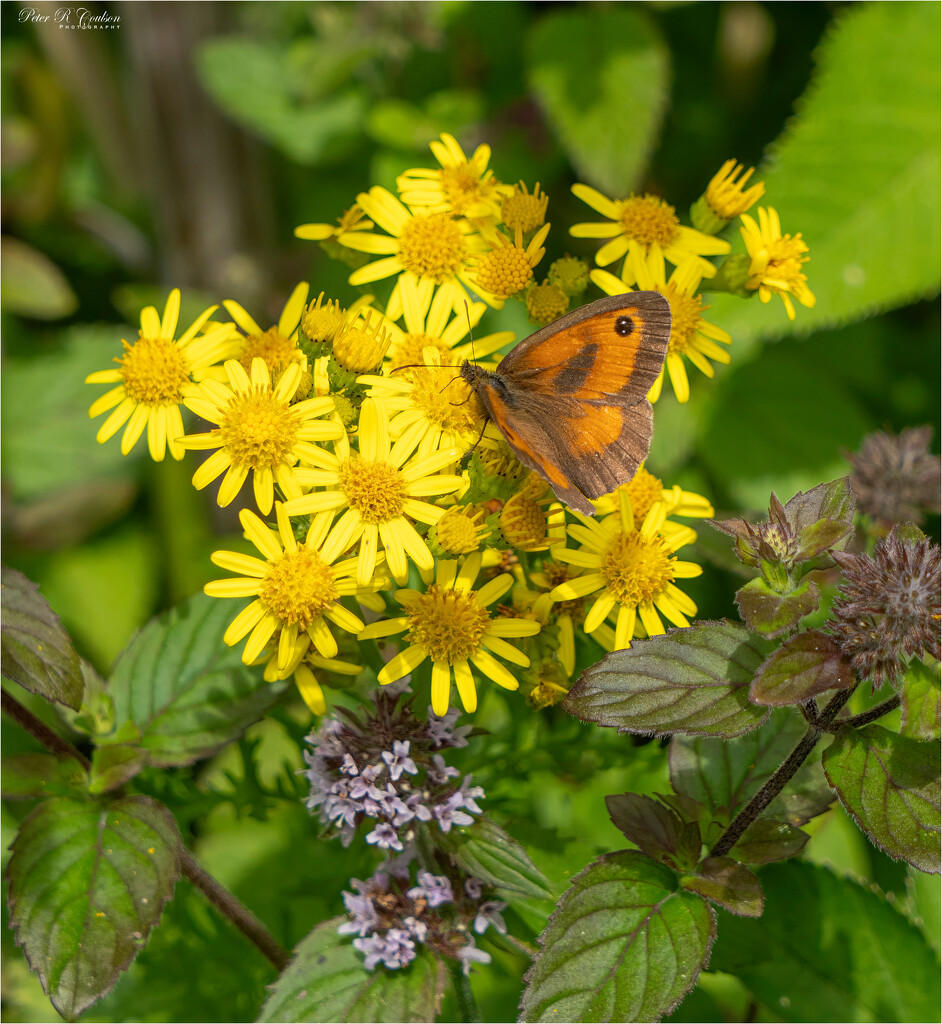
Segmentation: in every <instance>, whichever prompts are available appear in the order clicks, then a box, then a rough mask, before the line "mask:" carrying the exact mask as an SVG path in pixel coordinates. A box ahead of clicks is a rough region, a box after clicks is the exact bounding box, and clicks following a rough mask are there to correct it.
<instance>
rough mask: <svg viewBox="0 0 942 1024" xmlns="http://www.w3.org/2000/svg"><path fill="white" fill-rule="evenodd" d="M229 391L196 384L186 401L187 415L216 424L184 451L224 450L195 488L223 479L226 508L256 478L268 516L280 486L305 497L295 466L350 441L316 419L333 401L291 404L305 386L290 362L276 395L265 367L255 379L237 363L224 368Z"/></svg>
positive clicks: (197, 477)
mask: <svg viewBox="0 0 942 1024" xmlns="http://www.w3.org/2000/svg"><path fill="white" fill-rule="evenodd" d="M225 370H226V376H227V377H228V384H222V383H220V382H219V381H216V380H205V381H203V382H202V383H201V384H198V385H191V386H190V388H189V389H188V392H187V396H186V398H185V399H184V401H185V402H186V406H187V408H188V409H191V410H192V411H193V412H195V413H196V414H197V415H198V416H202V417H203V419H205V420H209V422H210V423H216V424H217V427H216V429H214V430H211V431H210V432H209V433H207V434H189V435H187V436H186V437H183V438H181V439H180V444H181V445H182V446H183V447H184V448H193V449H196V450H199V451H208V450H210V449H212V448H216V449H218V451H216V452H214V453H213V454H212V455H211V456H210V457H209V458H208V459H207V460H206V461H205V462H204V463H202V465H201V466H200V467H199V469H198V470H197V471H196V472H195V473H194V474H193V486H194V487H196V488H197V489H198V490H202V488H204V487H205V486H206V485H207V484H209V483H211V482H212V481H213V480H215V479H216V477H218V476H219V475H220V473H222V472H225V474H226V476H225V478H224V479H223V482H222V484H221V485H220V488H219V494H218V495H217V497H216V501H217V502H218V504H219V505H220V506H221V507H225V506H226V505H228V504H229V503H230V502H231V501H232V500H233V499H234V498H235V496H236V495H237V494H238V493H239V491H240V490H241V488H242V485H243V484H244V483H245V480H246V477H247V476H248V475H249V473H252V482H253V485H254V490H255V502H256V504H257V505H258V507H259V510H260V511H261V512H262V514H263V515H268V513H269V512H271V507H272V502H273V500H274V485H275V483H276V482H277V484H278V486H279V487H280V488H281V491H282V493H283V494H284V495H285V497H288V498H295V497H300V496H301V488H300V486H299V485H298V482H297V479H296V477H295V473H296V470H295V468H294V467H295V466H296V465H297V463H298V461H299V460H301V459H312V458H315V459H316V458H317V457H318V453H319V451H320V450H319V449H318V448H316V447H315V445H314V443H313V442H317V441H334V440H336V439H337V438H339V437H341V436H343V435H344V434H345V431H344V428H343V425H342V424H341V423H340V422H339V421H338V420H337V419H336V417H335V418H333V419H331V420H322V419H318V417H320V416H324V415H327V414H328V413H332V412H333V411H334V402H333V399H331V398H329V397H324V398H308V399H306V400H305V401H303V402H296V403H295V404H294V405H292V404H291V398H292V396H293V395H294V393H295V392H296V391H297V388H298V382H299V381H300V379H301V368H300V366H299V365H298V364H297V363H294V362H293V363H289V364H288V367H287V369H285V371H284V373H283V374H282V375H281V377H280V378H279V380H278V383H277V384H276V385H275V387H274V388H272V383H271V373H269V370H268V367H267V366H266V365H265V360H264V359H261V358H259V357H258V356H256V357H255V359H253V360H252V367H251V373H252V375H251V377H249V376H248V374H246V372H245V370H243V369H242V366H241V364H240V363H239V362H238V361H237V360H235V359H229V360H227V362H226V364H225Z"/></svg>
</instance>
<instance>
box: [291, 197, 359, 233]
mask: <svg viewBox="0 0 942 1024" xmlns="http://www.w3.org/2000/svg"><path fill="white" fill-rule="evenodd" d="M372 227H373V222H372V221H371V220H369V219H368V218H367V217H366V216H365V214H364V213H363V211H362V210H361V209H360V207H359V206H357V204H356V203H354V204H353V206H351V207H350V209H349V210H344V212H343V215H342V216H340V217H338V218H337V223H336V224H299V225H298V227H296V228H295V229H294V234H295V237H296V238H303V239H305V240H306V241H310V242H336V241H338V240H339V238H340V236H341V235H347V234H350V232H351V231H369V230H370V229H371V228H372Z"/></svg>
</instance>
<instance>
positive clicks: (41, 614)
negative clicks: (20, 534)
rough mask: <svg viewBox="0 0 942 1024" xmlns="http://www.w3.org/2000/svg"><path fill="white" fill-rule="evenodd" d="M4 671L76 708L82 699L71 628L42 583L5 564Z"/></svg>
mask: <svg viewBox="0 0 942 1024" xmlns="http://www.w3.org/2000/svg"><path fill="white" fill-rule="evenodd" d="M0 581H2V582H0V590H2V593H3V600H2V608H3V625H2V627H0V652H2V653H0V657H2V670H3V674H4V675H5V676H6V677H7V678H8V679H12V680H13V681H14V682H16V683H19V684H20V686H22V687H23V688H24V689H26V690H29V691H30V692H31V693H38V694H40V695H41V696H43V697H45V698H46V700H56V701H58V702H59V703H60V704H65V705H66V707H70V708H73V709H74V710H77V709H78V708H79V707H80V706H81V703H82V672H81V669H80V668H79V657H78V654H76V653H75V648H74V647H73V646H72V641H71V639H70V638H69V635H68V633H66V631H65V630H64V629H63V628H62V623H61V622H60V621H59V616H58V615H56V613H55V612H54V611H53V610H52V609H51V608H50V607H49V605H48V603H47V602H46V599H45V598H44V597H43V596H42V594H40V593H39V588H38V587H37V586H36V584H35V583H33V582H32V581H31V580H28V579H27V578H26V577H25V576H24V575H23V574H22V573H20V572H17V571H16V570H15V569H8V568H7V567H6V566H4V567H3V569H2V576H0Z"/></svg>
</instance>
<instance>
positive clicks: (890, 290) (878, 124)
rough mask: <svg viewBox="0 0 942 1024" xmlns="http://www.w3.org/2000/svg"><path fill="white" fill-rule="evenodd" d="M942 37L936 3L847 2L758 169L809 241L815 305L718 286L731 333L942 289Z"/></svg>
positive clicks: (786, 226) (873, 309) (717, 315)
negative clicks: (789, 313) (768, 301)
mask: <svg viewBox="0 0 942 1024" xmlns="http://www.w3.org/2000/svg"><path fill="white" fill-rule="evenodd" d="M938 37H939V8H938V5H936V4H904V5H902V6H901V5H899V4H896V3H868V4H851V5H849V6H848V7H845V8H844V9H843V10H841V11H840V12H839V16H838V18H837V20H836V23H835V25H834V26H833V28H832V29H831V31H830V32H829V33H828V34H827V35H826V36H825V39H824V42H823V44H822V45H821V47H820V49H819V51H818V54H817V65H818V70H817V73H816V74H815V76H814V77H813V79H812V81H811V84H810V85H809V86H808V88H807V90H806V92H805V94H804V95H803V96H802V97H801V99H800V100H799V101H798V103H797V104H796V110H797V116H796V117H794V118H793V119H792V120H791V121H790V122H789V124H788V126H787V128H786V130H785V132H784V133H783V134H782V135H781V136H780V137H779V139H778V140H777V142H776V143H775V144H774V146H773V148H772V152H771V158H770V160H769V162H768V166H767V167H765V168H760V171H759V177H760V178H762V179H763V180H764V181H765V185H766V198H767V199H768V201H769V202H770V203H771V205H772V206H774V207H775V208H776V209H777V210H778V212H779V214H780V216H781V220H782V230H783V231H784V232H790V233H792V234H794V233H795V232H798V231H800V232H802V234H803V236H804V239H805V241H806V242H807V244H808V245H809V246H810V250H811V251H810V256H811V260H810V262H809V263H808V264H806V265H805V269H806V272H807V274H808V284H809V286H810V287H811V290H812V291H813V292H814V294H815V296H816V298H817V305H816V306H815V308H814V309H805V308H803V307H799V309H798V318H797V320H796V321H795V322H794V323H792V322H790V321H789V320H787V319H786V317H785V314H784V312H783V311H781V310H779V311H776V310H775V309H774V307H773V306H766V307H764V308H763V307H762V306H761V305H760V303H758V302H742V301H741V300H735V299H731V298H727V296H719V295H718V296H716V299H717V301H716V302H715V303H713V302H712V298H711V305H712V308H711V310H710V315H711V318H712V319H714V320H715V322H716V323H721V324H723V326H724V327H725V328H726V329H727V330H729V331H730V332H731V333H732V334H733V337H734V338H737V339H745V338H747V337H750V338H755V337H757V336H759V335H765V336H770V337H774V336H779V335H782V334H785V333H789V332H791V331H795V330H798V331H809V330H814V329H816V328H820V327H823V326H825V325H833V324H839V323H843V322H846V321H847V320H850V319H854V318H859V317H862V316H871V315H873V314H875V313H878V312H881V311H883V310H886V309H890V308H893V307H895V306H900V305H904V304H906V303H908V302H912V301H914V300H915V299H917V298H920V297H922V296H927V295H932V294H934V293H935V292H937V291H938V288H939V267H938V260H937V258H936V257H937V254H938V252H939V248H940V238H939V224H940V221H942V218H940V212H939V189H938V181H939V176H940V168H939V154H940V146H939V128H940V126H939V112H938V102H937V99H938V95H939V59H938V52H937V49H936V45H935V44H936V41H937V40H938ZM848 97H853V102H852V103H848ZM877 140H878V141H877ZM737 234H738V232H737ZM773 302H777V300H775V299H773Z"/></svg>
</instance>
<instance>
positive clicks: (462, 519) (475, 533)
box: [431, 505, 485, 557]
mask: <svg viewBox="0 0 942 1024" xmlns="http://www.w3.org/2000/svg"><path fill="white" fill-rule="evenodd" d="M484 529H485V526H484V512H483V511H482V510H481V509H479V508H477V507H476V506H475V505H452V507H451V508H450V509H448V511H447V512H446V513H445V514H444V515H443V516H442V517H441V519H439V521H438V522H437V523H436V524H435V525H434V526H433V527H432V531H431V533H432V534H433V541H434V543H435V544H436V545H437V546H438V548H439V549H440V550H441V552H442V553H443V554H444V555H446V556H450V557H454V556H455V555H467V554H470V553H471V552H472V551H477V549H478V548H479V547H480V546H481V534H482V532H483V531H484Z"/></svg>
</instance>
